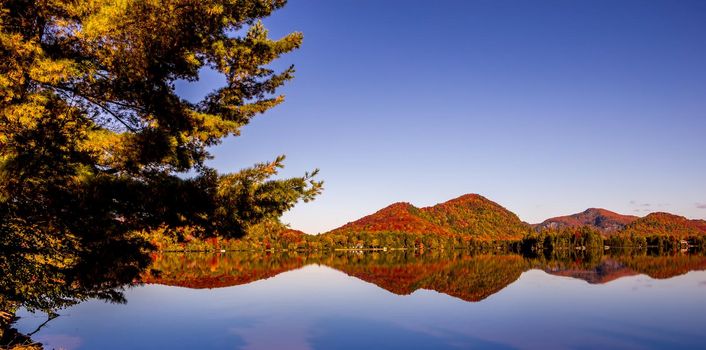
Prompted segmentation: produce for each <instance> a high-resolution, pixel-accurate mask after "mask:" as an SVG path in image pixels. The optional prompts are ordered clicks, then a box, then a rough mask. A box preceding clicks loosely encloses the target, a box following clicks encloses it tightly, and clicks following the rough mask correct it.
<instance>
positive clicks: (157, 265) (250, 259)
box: [142, 253, 305, 289]
mask: <svg viewBox="0 0 706 350" xmlns="http://www.w3.org/2000/svg"><path fill="white" fill-rule="evenodd" d="M304 265H305V258H304V257H302V256H298V255H287V254H271V255H270V254H247V253H240V254H209V253H191V254H183V253H168V254H156V255H155V256H154V263H153V264H152V268H151V269H150V270H149V271H147V272H145V273H144V274H143V276H142V281H143V282H145V283H155V284H163V285H168V286H179V287H187V288H195V289H202V288H221V287H230V286H237V285H240V284H247V283H250V282H255V281H259V280H262V279H267V278H270V277H273V276H276V275H279V274H280V273H282V272H287V271H290V270H295V269H298V268H300V267H302V266H304Z"/></svg>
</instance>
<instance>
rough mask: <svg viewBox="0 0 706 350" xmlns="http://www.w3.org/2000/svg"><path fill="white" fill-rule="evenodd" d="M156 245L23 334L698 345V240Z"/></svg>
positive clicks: (332, 344) (64, 342)
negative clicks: (237, 249)
mask: <svg viewBox="0 0 706 350" xmlns="http://www.w3.org/2000/svg"><path fill="white" fill-rule="evenodd" d="M152 259H153V260H154V262H153V263H152V265H151V267H150V268H149V269H148V270H146V271H143V272H141V273H140V275H139V278H134V279H133V280H132V281H131V282H129V283H127V285H125V286H123V287H120V286H117V285H109V284H108V286H109V288H108V289H110V290H112V291H113V292H116V290H114V288H113V287H117V292H120V291H122V294H121V295H119V296H118V295H115V296H114V297H113V296H109V297H107V298H106V297H105V295H98V296H97V299H96V298H94V297H87V298H83V299H82V300H78V301H77V302H76V303H75V304H72V305H67V307H65V308H63V309H60V310H59V311H57V313H58V315H59V316H58V317H56V318H54V319H52V320H51V321H49V322H48V323H46V325H44V326H42V327H40V329H39V331H37V332H36V333H33V334H32V335H31V338H32V340H33V341H36V342H41V343H42V344H43V345H44V348H45V349H53V348H55V349H67V350H69V349H546V348H551V349H594V348H602V349H680V348H681V349H695V348H706V332H704V325H706V271H704V270H706V256H704V255H702V254H691V255H689V254H679V253H677V254H674V255H662V256H659V255H657V256H654V255H649V254H647V253H645V252H641V253H626V254H622V255H621V254H616V255H611V254H602V253H601V254H593V255H592V254H589V253H585V252H583V253H574V252H571V253H566V254H565V255H564V256H543V255H537V256H522V255H517V254H489V253H469V252H460V251H451V252H424V253H421V254H420V252H411V251H392V252H374V253H371V252H335V253H330V254H324V253H321V254H304V253H280V254H276V253H272V254H256V253H222V254H211V253H208V254H207V253H164V254H155V255H153V256H152ZM101 285H103V284H101ZM105 292H106V291H102V292H101V293H105ZM101 299H108V300H112V302H106V301H104V300H101ZM18 316H20V319H19V320H18V321H17V322H16V323H15V324H14V326H13V327H15V328H16V329H17V330H18V331H19V332H20V333H23V334H29V333H32V332H33V331H34V330H35V329H37V328H38V327H39V326H40V325H41V324H42V323H43V322H44V321H46V319H47V316H46V315H45V314H44V313H41V312H35V313H32V312H28V311H27V310H26V309H21V310H20V311H19V312H18Z"/></svg>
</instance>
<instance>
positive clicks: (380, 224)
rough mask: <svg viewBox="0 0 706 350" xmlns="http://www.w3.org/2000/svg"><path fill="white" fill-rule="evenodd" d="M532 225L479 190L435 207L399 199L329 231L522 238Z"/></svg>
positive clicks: (338, 232)
mask: <svg viewBox="0 0 706 350" xmlns="http://www.w3.org/2000/svg"><path fill="white" fill-rule="evenodd" d="M529 229H530V227H529V225H527V224H526V223H523V222H522V221H521V220H520V218H519V217H518V216H517V215H515V214H514V213H512V212H511V211H509V210H507V209H505V208H504V207H502V206H501V205H499V204H497V203H495V202H493V201H491V200H489V199H487V198H485V197H483V196H481V195H478V194H466V195H463V196H460V197H458V198H454V199H451V200H449V201H446V202H444V203H440V204H437V205H434V206H431V207H425V208H417V207H415V206H413V205H411V204H409V203H395V204H392V205H390V206H388V207H385V208H383V209H381V210H379V211H377V212H375V213H373V214H371V215H367V216H365V217H363V218H361V219H359V220H356V221H353V222H349V223H347V224H345V225H343V226H341V227H339V228H337V229H334V230H332V231H330V232H328V234H345V233H354V232H358V233H360V232H365V233H405V234H417V235H419V234H430V233H431V234H437V235H441V236H446V237H465V238H472V239H479V240H512V239H520V238H522V236H523V235H524V234H525V233H526V232H527V231H528V230H529Z"/></svg>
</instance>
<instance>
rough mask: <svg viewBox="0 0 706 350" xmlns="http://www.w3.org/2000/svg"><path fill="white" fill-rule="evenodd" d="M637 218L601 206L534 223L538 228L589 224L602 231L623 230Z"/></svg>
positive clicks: (550, 228)
mask: <svg viewBox="0 0 706 350" xmlns="http://www.w3.org/2000/svg"><path fill="white" fill-rule="evenodd" d="M637 219H639V217H637V216H633V215H622V214H618V213H615V212H612V211H610V210H606V209H602V208H589V209H586V210H585V211H583V212H581V213H576V214H572V215H566V216H558V217H555V218H551V219H547V220H545V221H543V222H542V223H540V224H537V225H536V228H537V229H539V230H546V229H548V230H556V229H562V228H566V227H581V226H589V227H591V228H593V229H596V230H598V231H600V232H602V233H607V234H609V233H614V232H618V231H620V230H623V229H624V228H625V227H626V226H627V225H628V224H630V223H631V222H633V221H635V220H637Z"/></svg>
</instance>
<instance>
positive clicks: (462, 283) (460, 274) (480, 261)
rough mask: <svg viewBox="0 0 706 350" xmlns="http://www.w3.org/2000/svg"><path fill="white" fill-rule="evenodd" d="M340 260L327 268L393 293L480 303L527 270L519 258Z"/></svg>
mask: <svg viewBox="0 0 706 350" xmlns="http://www.w3.org/2000/svg"><path fill="white" fill-rule="evenodd" d="M388 254H389V257H388V258H386V259H381V258H380V257H377V258H375V256H376V255H377V254H367V255H363V256H360V257H356V256H355V255H353V256H349V257H340V258H338V259H332V260H331V261H329V262H326V264H327V265H330V266H331V267H333V268H335V269H337V270H340V271H342V272H345V273H346V274H348V275H351V276H354V277H357V278H359V279H361V280H364V281H366V282H370V283H373V284H375V285H377V286H378V287H380V288H383V289H386V290H388V291H390V292H393V293H395V294H410V293H412V292H414V291H416V290H419V289H427V290H434V291H437V292H439V293H444V294H447V295H451V296H454V297H457V298H460V299H463V300H466V301H479V300H483V299H485V298H487V297H488V296H490V295H492V294H495V293H497V292H498V291H500V290H501V289H503V288H505V287H506V286H507V285H509V284H510V283H512V282H514V281H515V280H517V279H518V278H519V277H520V275H521V274H522V272H523V271H524V270H525V269H526V264H525V261H524V259H523V258H522V257H521V256H520V255H477V256H470V255H465V254H460V255H459V254H454V255H450V256H446V255H438V254H437V255H432V254H425V255H429V256H428V257H424V255H423V256H421V257H419V256H416V257H415V256H413V255H411V254H405V253H392V254H390V253H387V254H382V255H388Z"/></svg>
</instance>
